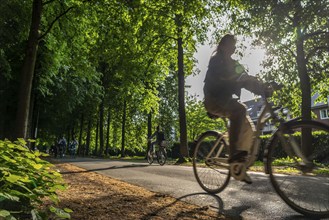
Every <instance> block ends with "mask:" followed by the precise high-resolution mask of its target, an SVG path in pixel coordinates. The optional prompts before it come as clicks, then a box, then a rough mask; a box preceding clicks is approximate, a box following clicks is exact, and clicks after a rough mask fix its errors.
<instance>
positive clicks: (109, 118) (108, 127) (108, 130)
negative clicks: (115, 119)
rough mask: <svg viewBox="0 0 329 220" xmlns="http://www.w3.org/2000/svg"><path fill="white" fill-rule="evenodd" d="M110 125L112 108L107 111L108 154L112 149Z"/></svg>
mask: <svg viewBox="0 0 329 220" xmlns="http://www.w3.org/2000/svg"><path fill="white" fill-rule="evenodd" d="M110 127H111V109H110V108H109V109H108V113H107V128H106V150H105V151H106V156H107V155H109V150H110Z"/></svg>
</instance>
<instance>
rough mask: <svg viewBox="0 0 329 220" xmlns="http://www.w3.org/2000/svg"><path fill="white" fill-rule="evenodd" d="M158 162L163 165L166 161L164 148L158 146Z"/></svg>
mask: <svg viewBox="0 0 329 220" xmlns="http://www.w3.org/2000/svg"><path fill="white" fill-rule="evenodd" d="M157 160H158V163H159V164H160V165H161V166H163V165H164V164H165V163H166V161H167V153H166V149H164V148H160V149H159V151H158V155H157Z"/></svg>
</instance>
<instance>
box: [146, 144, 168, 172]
mask: <svg viewBox="0 0 329 220" xmlns="http://www.w3.org/2000/svg"><path fill="white" fill-rule="evenodd" d="M155 145H158V148H157V149H155V148H156V146H155ZM167 146H168V142H167V141H165V140H164V141H161V142H160V144H153V145H151V147H150V149H149V151H148V152H147V161H148V163H149V164H150V165H151V164H152V163H153V161H154V159H155V158H156V159H157V161H158V163H159V164H160V165H161V166H163V165H164V164H165V163H166V161H167Z"/></svg>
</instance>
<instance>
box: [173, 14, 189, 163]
mask: <svg viewBox="0 0 329 220" xmlns="http://www.w3.org/2000/svg"><path fill="white" fill-rule="evenodd" d="M181 19H182V18H181V15H176V25H177V32H178V39H177V45H178V111H179V128H180V154H181V155H180V158H179V161H180V162H184V161H185V159H184V157H189V154H188V145H187V130H186V113H185V76H184V54H183V38H182V35H183V30H182V21H181Z"/></svg>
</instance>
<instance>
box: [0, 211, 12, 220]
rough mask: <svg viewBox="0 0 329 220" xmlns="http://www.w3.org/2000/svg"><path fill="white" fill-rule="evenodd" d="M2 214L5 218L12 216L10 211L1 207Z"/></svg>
mask: <svg viewBox="0 0 329 220" xmlns="http://www.w3.org/2000/svg"><path fill="white" fill-rule="evenodd" d="M0 216H1V217H4V218H5V217H7V216H10V212H8V211H7V210H3V209H0Z"/></svg>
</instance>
